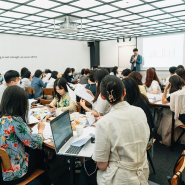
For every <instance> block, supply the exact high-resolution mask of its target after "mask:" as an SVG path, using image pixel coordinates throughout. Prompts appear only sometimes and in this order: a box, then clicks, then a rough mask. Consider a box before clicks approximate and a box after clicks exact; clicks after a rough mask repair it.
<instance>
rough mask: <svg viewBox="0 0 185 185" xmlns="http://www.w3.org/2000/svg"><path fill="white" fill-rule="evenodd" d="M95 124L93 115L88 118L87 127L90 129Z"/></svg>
mask: <svg viewBox="0 0 185 185" xmlns="http://www.w3.org/2000/svg"><path fill="white" fill-rule="evenodd" d="M94 122H95V118H94V115H93V114H91V115H90V116H89V117H88V118H87V121H86V124H85V126H87V127H90V126H91V125H92V124H93V123H94Z"/></svg>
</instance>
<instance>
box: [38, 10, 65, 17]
mask: <svg viewBox="0 0 185 185" xmlns="http://www.w3.org/2000/svg"><path fill="white" fill-rule="evenodd" d="M37 15H40V16H43V17H58V16H61V15H62V13H55V12H51V11H45V12H42V13H38V14H37Z"/></svg>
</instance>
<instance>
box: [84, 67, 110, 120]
mask: <svg viewBox="0 0 185 185" xmlns="http://www.w3.org/2000/svg"><path fill="white" fill-rule="evenodd" d="M107 75H109V72H108V71H107V70H106V69H100V70H97V71H95V73H94V80H95V83H96V95H95V96H94V95H93V94H92V92H91V91H87V92H88V93H89V94H90V95H91V96H92V97H93V98H94V100H93V104H92V110H91V109H90V108H89V107H87V106H86V105H85V100H82V99H81V100H80V105H81V106H82V108H83V109H84V110H85V111H87V112H92V114H93V115H94V116H96V117H98V116H103V115H105V114H107V113H108V112H109V111H110V106H109V103H108V101H107V100H103V99H102V97H101V96H100V83H101V81H102V79H103V78H104V77H105V76H107Z"/></svg>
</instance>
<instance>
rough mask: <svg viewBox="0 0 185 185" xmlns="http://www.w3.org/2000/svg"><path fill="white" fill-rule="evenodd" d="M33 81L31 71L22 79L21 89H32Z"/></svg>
mask: <svg viewBox="0 0 185 185" xmlns="http://www.w3.org/2000/svg"><path fill="white" fill-rule="evenodd" d="M31 81H32V74H31V72H30V71H26V72H25V73H24V75H23V76H22V78H21V84H20V87H22V88H23V89H25V87H30V86H31Z"/></svg>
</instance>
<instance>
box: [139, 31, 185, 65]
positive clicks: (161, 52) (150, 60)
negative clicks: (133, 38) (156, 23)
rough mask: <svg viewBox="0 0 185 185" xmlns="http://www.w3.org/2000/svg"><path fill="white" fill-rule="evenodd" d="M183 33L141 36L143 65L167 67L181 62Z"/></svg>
mask: <svg viewBox="0 0 185 185" xmlns="http://www.w3.org/2000/svg"><path fill="white" fill-rule="evenodd" d="M183 47H184V34H176V35H170V36H156V37H149V38H143V59H144V60H143V61H144V65H143V67H144V68H145V67H146V68H149V67H156V68H169V67H171V66H173V65H177V64H178V65H179V64H183Z"/></svg>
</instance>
